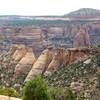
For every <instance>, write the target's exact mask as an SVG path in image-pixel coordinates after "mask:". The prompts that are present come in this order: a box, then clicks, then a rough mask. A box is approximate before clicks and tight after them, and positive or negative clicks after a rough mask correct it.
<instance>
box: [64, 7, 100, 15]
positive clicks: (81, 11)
mask: <svg viewBox="0 0 100 100" xmlns="http://www.w3.org/2000/svg"><path fill="white" fill-rule="evenodd" d="M64 16H65V17H100V10H96V9H92V8H81V9H79V10H76V11H73V12H70V13H69V14H65V15H64Z"/></svg>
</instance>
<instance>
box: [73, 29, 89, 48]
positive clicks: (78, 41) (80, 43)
mask: <svg viewBox="0 0 100 100" xmlns="http://www.w3.org/2000/svg"><path fill="white" fill-rule="evenodd" d="M73 47H75V48H77V47H90V37H89V34H88V30H87V29H86V28H83V27H82V28H80V30H79V31H78V33H77V34H76V35H75V37H74V41H73Z"/></svg>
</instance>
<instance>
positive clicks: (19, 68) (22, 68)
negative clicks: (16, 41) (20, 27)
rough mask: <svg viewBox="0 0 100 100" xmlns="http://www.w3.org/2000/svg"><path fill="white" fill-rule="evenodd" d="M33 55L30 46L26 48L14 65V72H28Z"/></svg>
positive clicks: (33, 60)
mask: <svg viewBox="0 0 100 100" xmlns="http://www.w3.org/2000/svg"><path fill="white" fill-rule="evenodd" d="M35 61H36V59H35V55H34V53H33V50H32V49H31V48H28V50H27V53H26V54H25V55H24V57H23V58H22V59H21V60H20V61H19V62H18V64H17V65H16V67H15V74H16V75H18V74H28V72H29V71H30V69H31V67H32V65H33V64H34V63H35Z"/></svg>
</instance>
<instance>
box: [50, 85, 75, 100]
mask: <svg viewBox="0 0 100 100" xmlns="http://www.w3.org/2000/svg"><path fill="white" fill-rule="evenodd" d="M49 93H50V96H51V98H52V99H51V100H76V94H75V93H73V92H72V90H70V89H69V88H67V89H64V88H60V87H59V88H58V87H52V88H50V89H49Z"/></svg>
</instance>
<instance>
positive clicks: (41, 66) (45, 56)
mask: <svg viewBox="0 0 100 100" xmlns="http://www.w3.org/2000/svg"><path fill="white" fill-rule="evenodd" d="M51 59H52V53H51V49H46V50H44V51H43V52H42V53H41V55H40V56H39V58H38V59H37V61H36V62H35V63H34V65H33V67H32V69H31V70H30V72H29V74H28V76H27V77H26V80H25V81H28V80H30V79H32V78H34V77H35V76H36V75H39V74H42V73H43V72H44V71H45V70H46V68H47V66H48V65H49V63H50V62H51Z"/></svg>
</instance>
